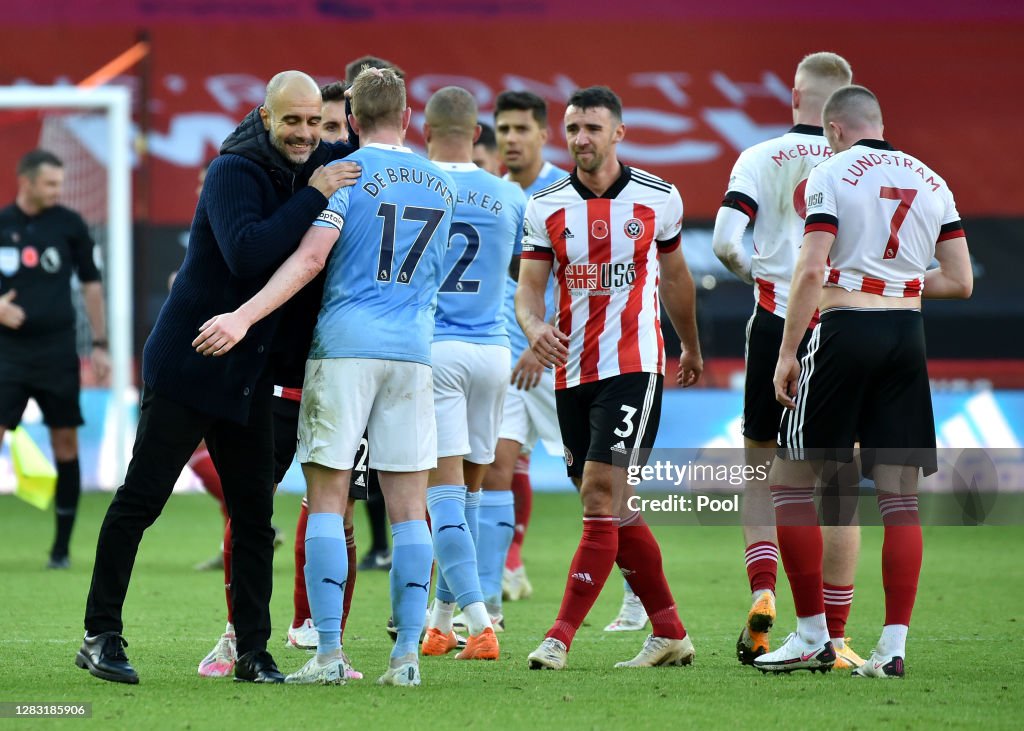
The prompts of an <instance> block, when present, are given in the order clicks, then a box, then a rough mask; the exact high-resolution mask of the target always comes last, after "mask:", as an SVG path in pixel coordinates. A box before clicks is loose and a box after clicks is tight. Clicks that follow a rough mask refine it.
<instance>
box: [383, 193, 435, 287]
mask: <svg viewBox="0 0 1024 731" xmlns="http://www.w3.org/2000/svg"><path fill="white" fill-rule="evenodd" d="M377 217H378V218H383V219H384V227H383V230H382V231H381V236H380V258H379V259H378V260H377V281H378V282H390V281H391V279H392V277H391V269H392V267H393V266H394V259H395V230H396V228H397V227H398V206H397V205H395V204H394V203H381V204H380V207H379V208H378V209H377ZM442 218H444V211H442V210H438V209H437V208H420V207H418V206H405V207H404V208H403V209H402V220H403V221H422V222H423V226H421V227H420V232H419V234H418V235H417V236H416V240H415V241H414V242H413V244H412V247H411V248H410V249H409V253H408V254H406V256H405V261H403V262H402V266H401V267H399V269H398V276H397V277H395V281H396V282H398V283H399V284H408V283H409V281H410V280H411V279H412V275H413V274H414V273H415V272H416V266H417V265H418V264H419V263H420V257H421V256H423V251H424V249H426V248H427V244H428V243H430V237H431V236H433V235H434V231H436V230H437V227H438V226H439V225H440V224H441V219H442Z"/></svg>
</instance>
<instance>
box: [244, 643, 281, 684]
mask: <svg viewBox="0 0 1024 731" xmlns="http://www.w3.org/2000/svg"><path fill="white" fill-rule="evenodd" d="M235 682H236V683H283V682H284V675H283V674H282V673H281V671H280V670H278V669H277V663H276V662H274V658H272V657H271V656H270V653H269V652H267V651H266V650H250V651H249V652H247V653H245V654H244V655H242V656H241V657H240V658H238V662H236V663H235Z"/></svg>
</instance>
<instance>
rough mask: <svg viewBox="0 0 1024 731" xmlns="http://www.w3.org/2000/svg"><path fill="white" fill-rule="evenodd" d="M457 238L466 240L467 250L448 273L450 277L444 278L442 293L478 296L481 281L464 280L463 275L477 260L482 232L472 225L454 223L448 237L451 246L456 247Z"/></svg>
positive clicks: (460, 222) (464, 250) (459, 222)
mask: <svg viewBox="0 0 1024 731" xmlns="http://www.w3.org/2000/svg"><path fill="white" fill-rule="evenodd" d="M456 236H461V237H462V238H464V239H465V240H466V248H465V249H463V251H462V256H460V257H459V260H458V261H456V262H455V265H454V266H453V267H452V270H451V271H450V272H448V276H447V277H445V278H444V282H443V283H442V284H441V291H442V292H445V293H452V292H458V293H460V294H476V293H477V292H479V291H480V280H479V279H463V278H462V275H463V274H465V273H466V269H468V268H469V265H470V264H472V263H473V260H474V259H476V253H477V252H478V251H479V250H480V232H479V231H477V230H476V227H475V226H473V225H471V224H468V223H464V222H462V221H454V222H453V223H452V228H451V233H450V234H449V236H448V245H449V246H453V245H454V242H455V237H456Z"/></svg>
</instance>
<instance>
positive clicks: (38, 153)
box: [18, 150, 64, 178]
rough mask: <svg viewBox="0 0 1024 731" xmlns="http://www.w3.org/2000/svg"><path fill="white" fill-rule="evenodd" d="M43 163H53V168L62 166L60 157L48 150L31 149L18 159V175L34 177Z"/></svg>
mask: <svg viewBox="0 0 1024 731" xmlns="http://www.w3.org/2000/svg"><path fill="white" fill-rule="evenodd" d="M43 165H53V166H54V167H55V168H62V167H64V163H63V162H61V159H60V158H59V157H57V156H56V155H54V154H53V153H52V152H50V151H49V150H32V151H31V152H26V153H25V154H24V155H22V158H21V159H20V160H18V177H21V176H22V175H27V176H28V177H30V178H34V177H35V176H36V173H38V172H39V168H40V167H41V166H43Z"/></svg>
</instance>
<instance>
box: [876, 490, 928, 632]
mask: <svg viewBox="0 0 1024 731" xmlns="http://www.w3.org/2000/svg"><path fill="white" fill-rule="evenodd" d="M878 511H879V512H880V513H881V514H882V524H883V525H884V526H885V538H884V540H883V541H882V586H883V587H884V588H885V624H886V625H906V626H909V625H910V615H911V614H912V613H913V611H914V601H915V600H916V599H917V582H918V578H919V577H920V575H921V559H922V555H923V551H924V546H923V543H922V539H921V519H920V515H919V514H918V511H917V495H893V494H891V493H882V492H880V493H878Z"/></svg>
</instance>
